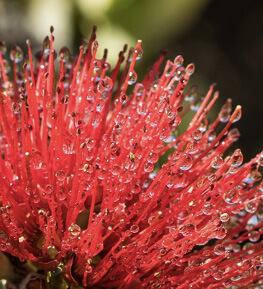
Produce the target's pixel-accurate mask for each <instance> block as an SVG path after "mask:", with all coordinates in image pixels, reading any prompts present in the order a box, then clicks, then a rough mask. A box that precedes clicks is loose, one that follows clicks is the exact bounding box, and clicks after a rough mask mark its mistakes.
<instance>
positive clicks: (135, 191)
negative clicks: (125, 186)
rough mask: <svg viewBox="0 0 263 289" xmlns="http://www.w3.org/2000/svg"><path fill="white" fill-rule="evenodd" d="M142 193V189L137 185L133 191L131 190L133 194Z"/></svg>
mask: <svg viewBox="0 0 263 289" xmlns="http://www.w3.org/2000/svg"><path fill="white" fill-rule="evenodd" d="M140 191H141V187H140V186H139V185H137V184H135V185H134V186H133V187H132V189H131V192H132V193H133V194H139V193H140Z"/></svg>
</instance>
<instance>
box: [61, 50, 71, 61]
mask: <svg viewBox="0 0 263 289" xmlns="http://www.w3.org/2000/svg"><path fill="white" fill-rule="evenodd" d="M59 55H60V57H61V58H63V63H66V62H68V61H69V60H70V57H71V54H70V51H69V49H68V47H66V46H64V47H62V48H61V49H60V51H59Z"/></svg>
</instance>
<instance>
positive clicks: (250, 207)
mask: <svg viewBox="0 0 263 289" xmlns="http://www.w3.org/2000/svg"><path fill="white" fill-rule="evenodd" d="M257 208H258V203H257V202H250V203H247V204H246V205H245V210H246V211H247V212H248V213H250V214H253V213H255V212H256V210H257Z"/></svg>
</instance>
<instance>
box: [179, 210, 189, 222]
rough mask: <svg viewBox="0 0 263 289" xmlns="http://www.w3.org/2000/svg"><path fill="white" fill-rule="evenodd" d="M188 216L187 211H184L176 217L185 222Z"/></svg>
mask: <svg viewBox="0 0 263 289" xmlns="http://www.w3.org/2000/svg"><path fill="white" fill-rule="evenodd" d="M188 216H189V213H188V211H187V210H184V211H181V212H179V213H178V216H177V217H178V219H179V220H181V221H183V220H185V219H186V218H187V217H188Z"/></svg>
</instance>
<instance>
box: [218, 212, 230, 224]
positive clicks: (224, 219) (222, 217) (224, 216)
mask: <svg viewBox="0 0 263 289" xmlns="http://www.w3.org/2000/svg"><path fill="white" fill-rule="evenodd" d="M229 219H230V216H229V215H228V213H222V214H221V215H220V221H221V222H223V223H226V222H227V221H228V220H229Z"/></svg>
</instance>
